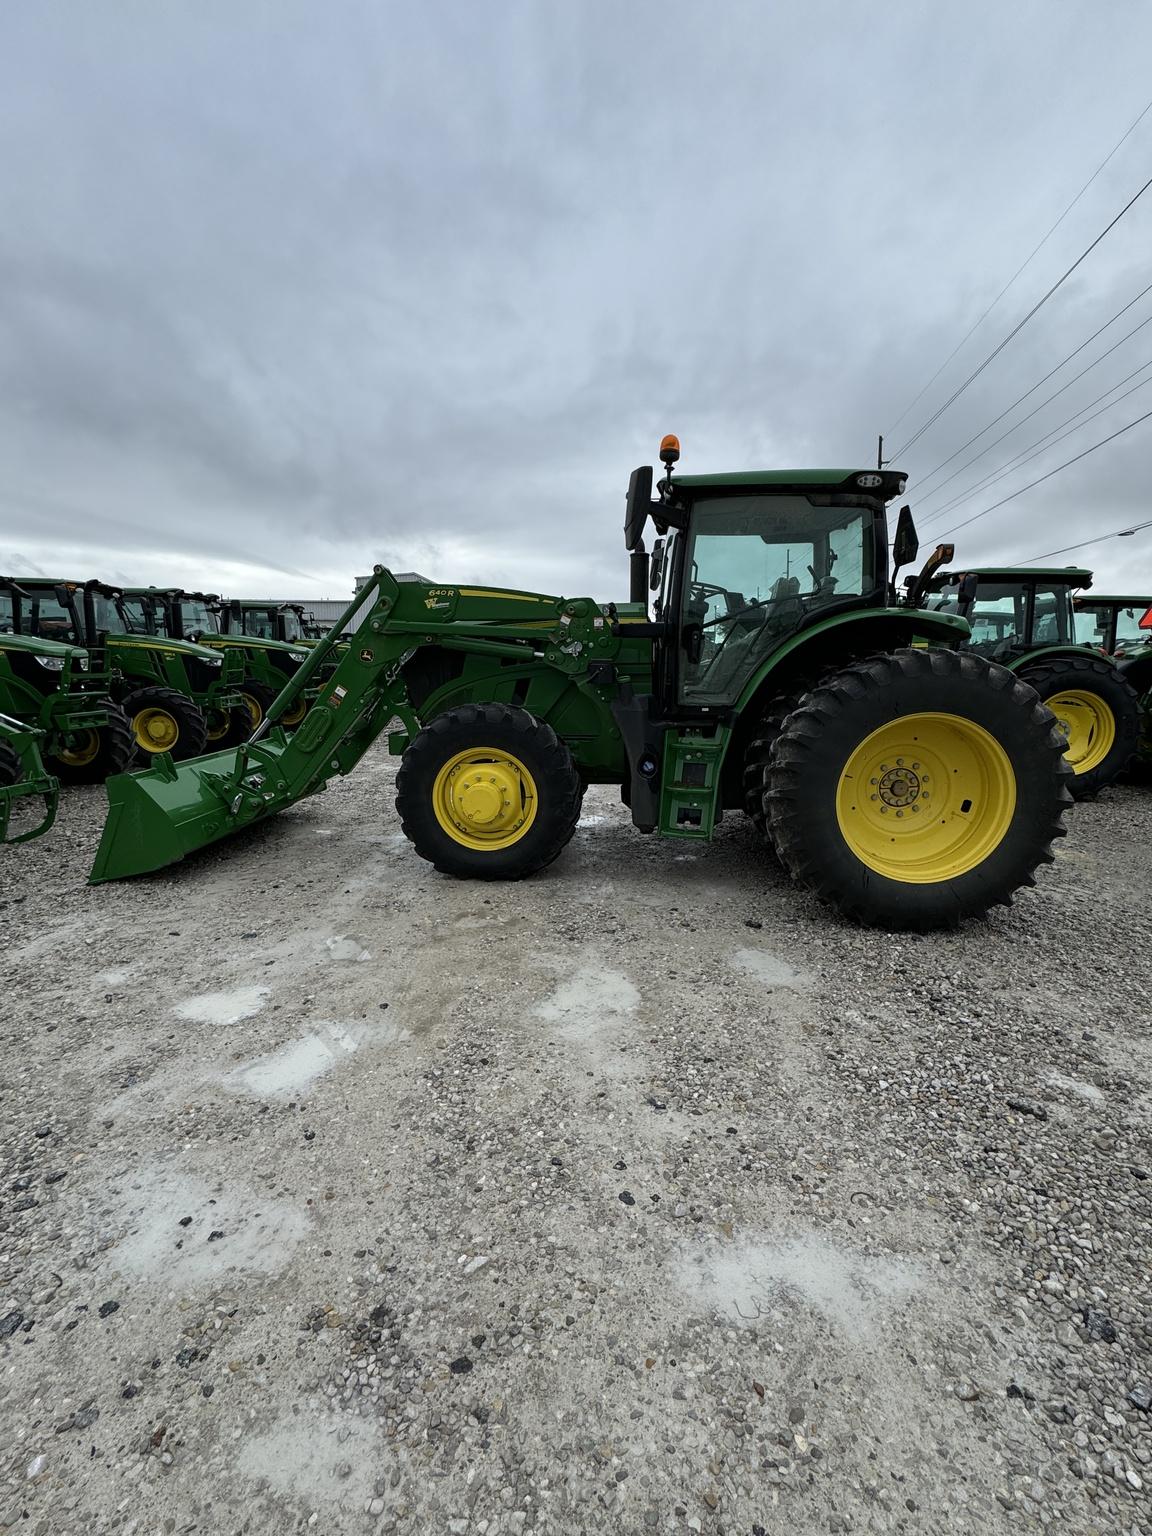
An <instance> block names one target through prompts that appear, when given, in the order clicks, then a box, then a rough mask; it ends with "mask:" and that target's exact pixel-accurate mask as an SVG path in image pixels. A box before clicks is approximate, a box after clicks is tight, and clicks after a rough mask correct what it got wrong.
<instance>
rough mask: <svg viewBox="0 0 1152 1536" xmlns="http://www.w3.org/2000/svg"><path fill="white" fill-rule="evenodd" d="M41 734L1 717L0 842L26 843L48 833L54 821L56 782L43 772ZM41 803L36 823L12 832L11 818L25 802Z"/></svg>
mask: <svg viewBox="0 0 1152 1536" xmlns="http://www.w3.org/2000/svg"><path fill="white" fill-rule="evenodd" d="M43 740H44V732H43V731H38V730H35V729H34V728H33V727H32V726H29V725H25V724H24V723H23V722H22V721H20V720H17V719H15V718H14V717H13V716H11V715H4V714H0V843H26V842H28V840H29V839H30V838H33V837H39V836H40V835H41V834H42V833H44V832H47V831H48V829H49V827H50V826H51V825H52V823H53V822H54V821H55V820H56V808H57V804H58V802H59V798H60V784H59V781H58V780H57V779H55V778H53V777H52V775H51V774H50V773H48V772H47V771H46V770H45V767H44V762H43V759H42V758H41V756H40V744H41V742H42V741H43ZM32 798H37V799H40V800H42V801H43V802H44V807H43V810H42V811H41V813H40V815H39V817H38V819H37V820H35V821H33V822H32V823H31V825H30V826H24V827H23V828H22V830H20V831H14V830H13V822H12V815H13V812H14V811H15V809H16V807H17V805H19V804H20V803H21V802H22V801H24V800H27V799H32Z"/></svg>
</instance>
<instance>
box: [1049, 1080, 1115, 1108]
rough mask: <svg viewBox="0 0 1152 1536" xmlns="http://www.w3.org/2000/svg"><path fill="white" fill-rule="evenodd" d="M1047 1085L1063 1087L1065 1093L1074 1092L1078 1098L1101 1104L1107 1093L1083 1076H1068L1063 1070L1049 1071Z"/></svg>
mask: <svg viewBox="0 0 1152 1536" xmlns="http://www.w3.org/2000/svg"><path fill="white" fill-rule="evenodd" d="M1047 1081H1048V1085H1049V1087H1052V1088H1063V1089H1064V1091H1065V1092H1066V1093H1074V1094H1075V1095H1076V1097H1077V1098H1079V1099H1086V1100H1087V1101H1088V1103H1089V1104H1103V1103H1104V1100H1105V1098H1106V1097H1107V1095H1106V1094H1105V1092H1104V1090H1103V1088H1097V1086H1096V1084H1095V1083H1086V1082H1085V1081H1084V1080H1083V1078H1079V1077H1068V1076H1066V1075H1065V1074H1064V1073H1063V1072H1049V1074H1048V1079H1047Z"/></svg>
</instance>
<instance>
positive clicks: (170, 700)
mask: <svg viewBox="0 0 1152 1536" xmlns="http://www.w3.org/2000/svg"><path fill="white" fill-rule="evenodd" d="M8 586H9V589H10V591H11V593H12V599H13V611H14V616H15V624H14V627H15V629H16V630H17V632H18V633H20V634H24V635H29V636H35V637H38V638H40V639H56V640H62V641H64V642H65V643H68V644H72V645H82V646H84V647H85V648H86V649H87V650H88V652H89V654H90V655H91V656H92V658H93V663H94V664H95V665H97V666H99V667H100V668H101V669H102V670H104V671H105V672H106V674H107V675H108V677H109V678H110V689H111V692H112V695H113V697H114V698H115V699H116V702H117V703H118V704H119V705H120V706H121V708H122V709H123V711H124V713H125V714H126V715H127V716H128V719H129V722H130V725H131V729H132V734H133V737H134V739H135V743H136V755H137V759H138V761H140V762H141V763H148V762H149V761H151V760H152V759H153V758H155V757H156V756H157V755H158V754H160V753H162V752H168V753H171V755H172V756H173V757H174V758H176V759H177V760H183V759H184V758H189V757H198V756H199V755H200V753H201V752H203V751H204V748H205V746H206V745H208V744H209V743H211V744H212V745H214V746H227V745H235V744H236V743H237V742H238V741H240V740H242V739H244V737H245V736H246V735H247V733H248V719H247V714H246V712H245V710H244V707H243V700H242V698H241V696H240V693H239V690H238V688H237V686H236V680H235V679H233V678H232V677H231V676H230V675H229V673H228V672H227V671H226V669H225V668H224V666H223V663H222V660H221V658H220V657H219V656H218V655H216V653H215V652H213V651H209V650H206V649H205V648H204V647H203V646H199V645H192V644H190V643H188V642H186V641H176V640H169V639H167V638H165V637H163V636H158V635H156V634H155V633H153V632H151V631H150V630H149V629H148V628H147V626H146V625H143V624H141V623H140V622H139V621H138V618H137V616H136V615H135V614H134V613H133V612H132V610H131V609H130V608H128V607H127V606H126V605H125V602H124V593H123V591H122V589H121V588H119V587H112V586H108V585H107V584H106V583H104V582H101V581H87V582H77V581H49V580H46V579H42V578H39V577H36V578H23V577H22V578H21V580H20V582H19V584H18V585H16V584H14V583H11V582H10V583H8Z"/></svg>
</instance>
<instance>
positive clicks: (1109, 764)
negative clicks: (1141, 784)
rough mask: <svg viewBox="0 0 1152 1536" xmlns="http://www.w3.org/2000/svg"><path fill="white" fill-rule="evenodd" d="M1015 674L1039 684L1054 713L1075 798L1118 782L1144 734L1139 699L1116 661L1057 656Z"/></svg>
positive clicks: (1092, 793)
mask: <svg viewBox="0 0 1152 1536" xmlns="http://www.w3.org/2000/svg"><path fill="white" fill-rule="evenodd" d="M1016 675H1017V676H1018V677H1021V678H1023V679H1024V681H1025V682H1026V683H1028V684H1029V685H1030V686H1031V687H1033V688H1035V690H1036V692H1037V693H1038V694H1039V695H1040V697H1041V698H1042V699H1043V701H1044V703H1045V704H1047V706H1048V708H1049V709H1050V710H1051V711H1052V713H1053V714H1054V715H1055V716H1056V722H1057V726H1058V728H1059V730H1060V731H1061V733H1062V734H1063V735H1064V737H1065V743H1066V745H1065V756H1066V757H1067V759H1068V764H1069V766H1070V768H1071V769H1072V773H1073V778H1072V781H1071V783H1070V784H1069V786H1068V787H1069V789H1070V790H1071V791H1072V794H1073V795H1074V796H1075V798H1076V799H1077V800H1086V799H1089V798H1091V796H1093V795H1097V794H1099V793H1100V791H1101V790H1102V789H1106V788H1107V787H1108V785H1109V784H1112V783H1114V782H1115V780H1116V779H1118V778H1119V777H1120V775H1121V774H1122V773H1123V772H1124V770H1125V769H1126V768H1127V766H1128V764H1129V763H1130V762H1131V760H1132V756H1133V754H1134V753H1135V751H1136V748H1137V745H1138V743H1139V739H1140V701H1139V699H1138V698H1137V696H1136V690H1135V689H1134V688H1133V687H1132V685H1131V683H1129V682H1128V681H1127V679H1126V678H1125V677H1124V675H1123V673H1122V672H1121V671H1120V670H1119V669H1118V668H1117V667H1116V666H1115V665H1114V663H1112V662H1110V661H1104V660H1103V659H1098V658H1097V657H1094V656H1066V657H1055V658H1054V659H1053V660H1052V661H1038V662H1036V663H1034V664H1033V665H1032V666H1030V667H1022V668H1021V669H1020V671H1019V672H1018V673H1017V674H1016Z"/></svg>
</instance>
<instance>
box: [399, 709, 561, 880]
mask: <svg viewBox="0 0 1152 1536" xmlns="http://www.w3.org/2000/svg"><path fill="white" fill-rule="evenodd" d="M580 801H581V785H580V776H579V774H578V773H577V771H576V768H575V765H574V764H573V762H572V755H571V753H570V752H569V751H568V748H567V747H566V746H565V745H564V743H563V742H562V741H561V740H560V739H559V737H558V736H557V735H556V732H555V731H554V730H553V729H552V727H551V726H550V725H546V724H545V723H544V722H543V721H541V720H537V719H536V717H535V716H534V715H530V714H529V713H528V711H527V710H524V709H517V708H515V707H513V706H512V705H508V704H461V705H457V706H456V707H455V708H454V709H449V710H446V711H445V712H444V714H442V715H438V716H437V717H436V719H435V720H433V721H431V723H430V724H429V725H427V726H426V727H425V728H424V729H423V730H422V731H421V732H420V734H419V735H418V736H417V737H416V738H415V739H414V740H413V742H412V744H411V745H410V746H409V748H408V750H407V751H406V752H405V753H404V756H403V759H402V760H401V763H400V771H399V772H398V773H397V775H396V810H397V812H398V813H399V816H400V824H401V826H402V827H403V829H404V834H405V836H406V837H407V838H408V839H409V841H410V842H411V843H412V845H413V847H414V848H415V849H416V852H417V853H418V854H419V855H420V857H421V858H422V859H427V860H428V862H429V863H430V864H432V865H434V866H435V868H436V869H438V870H439V871H440V873H441V874H444V875H454V876H456V877H457V878H458V879H470V880H521V879H523V878H524V877H525V876H526V875H532V874H535V873H536V871H537V870H540V869H543V868H544V867H545V866H546V865H548V864H551V863H552V861H553V859H555V858H556V856H557V855H558V854H559V853H560V850H561V849H562V848H563V847H564V845H565V844H566V843H567V842H568V841H569V839H570V838H571V836H572V833H573V831H574V830H575V826H576V822H577V821H578V820H579V816H580Z"/></svg>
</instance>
